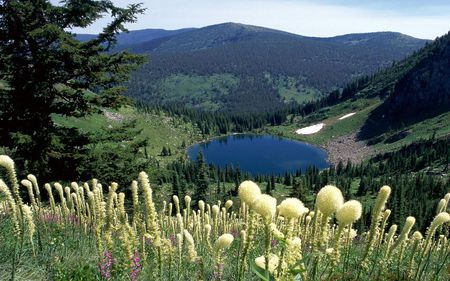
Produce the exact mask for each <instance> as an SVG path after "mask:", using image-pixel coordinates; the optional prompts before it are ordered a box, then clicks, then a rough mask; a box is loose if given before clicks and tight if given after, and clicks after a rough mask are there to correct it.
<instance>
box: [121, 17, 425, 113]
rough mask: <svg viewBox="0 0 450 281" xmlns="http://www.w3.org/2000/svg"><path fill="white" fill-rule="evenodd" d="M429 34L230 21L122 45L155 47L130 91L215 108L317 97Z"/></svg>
mask: <svg viewBox="0 0 450 281" xmlns="http://www.w3.org/2000/svg"><path fill="white" fill-rule="evenodd" d="M425 43H426V40H420V39H416V38H412V37H409V36H406V35H403V34H400V33H392V32H379V33H367V34H350V35H344V36H338V37H332V38H313V37H305V36H300V35H296V34H291V33H287V32H283V31H278V30H273V29H267V28H263V27H256V26H248V25H243V24H236V23H225V24H219V25H213V26H207V27H204V28H200V29H196V30H192V31H188V32H183V33H182V34H177V35H173V36H165V37H161V38H157V39H155V40H150V41H148V42H138V43H137V44H133V45H127V46H126V47H124V46H121V47H120V46H119V47H120V48H122V49H123V48H125V49H127V50H129V51H131V52H134V53H145V54H149V57H150V61H149V63H148V64H146V65H145V66H144V67H143V68H142V69H140V70H139V71H137V72H136V73H135V74H134V76H133V79H132V81H131V82H130V83H129V86H130V90H129V92H128V93H129V95H131V96H133V97H136V98H138V99H141V100H146V101H149V102H152V103H155V102H157V103H173V102H182V103H183V104H186V105H188V106H191V107H200V108H202V109H210V110H225V111H241V112H242V111H247V110H249V109H248V106H247V105H248V104H251V103H252V102H254V101H255V100H263V102H260V103H259V104H258V105H255V106H253V107H252V108H251V110H253V111H267V110H273V109H274V108H278V107H279V106H282V105H283V101H284V102H289V101H292V100H294V101H297V102H299V103H301V102H304V101H309V100H313V99H316V98H317V97H320V96H322V95H323V94H326V93H328V92H330V91H331V90H334V89H338V88H340V87H342V86H343V85H345V84H346V83H347V82H349V81H351V80H353V79H354V78H356V77H359V76H362V75H367V74H372V73H374V72H376V71H377V70H379V69H380V68H384V67H386V66H390V65H391V64H392V62H393V61H398V60H401V59H403V58H404V57H406V56H407V55H409V54H411V53H412V52H414V51H415V50H417V49H419V48H421V47H422V46H424V44H425Z"/></svg>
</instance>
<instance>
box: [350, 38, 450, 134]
mask: <svg viewBox="0 0 450 281" xmlns="http://www.w3.org/2000/svg"><path fill="white" fill-rule="evenodd" d="M361 96H366V97H373V96H379V97H382V98H383V103H382V104H381V105H380V106H378V107H377V108H376V109H375V110H374V111H372V113H371V114H370V115H369V118H368V120H367V121H366V123H365V125H364V126H363V128H362V131H361V133H360V135H361V137H363V138H366V139H370V138H374V137H375V136H379V135H380V134H382V133H386V132H388V131H393V130H399V129H401V128H404V127H406V126H408V125H411V124H415V123H418V122H421V121H423V120H426V119H429V118H431V117H435V116H438V115H439V114H441V113H445V112H449V111H450V33H448V34H447V35H445V36H442V37H440V38H438V39H436V40H435V41H434V42H433V43H431V44H427V45H426V46H425V47H424V48H422V49H421V50H420V51H417V52H415V53H414V54H413V55H411V56H410V57H408V58H406V59H405V60H403V61H401V62H399V63H397V64H396V65H395V66H393V67H391V68H388V69H386V70H385V71H382V72H380V73H378V74H377V75H375V76H374V77H373V78H372V79H371V81H369V82H368V84H367V85H364V86H363V87H362V88H361V89H358V94H357V95H356V97H361ZM444 125H445V124H444ZM447 126H448V123H447Z"/></svg>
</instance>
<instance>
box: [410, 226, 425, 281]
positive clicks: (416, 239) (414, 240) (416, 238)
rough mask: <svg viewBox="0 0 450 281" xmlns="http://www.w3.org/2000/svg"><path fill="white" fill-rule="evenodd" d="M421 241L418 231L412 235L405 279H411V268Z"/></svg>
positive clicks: (420, 234) (421, 237)
mask: <svg viewBox="0 0 450 281" xmlns="http://www.w3.org/2000/svg"><path fill="white" fill-rule="evenodd" d="M422 239H423V236H422V233H420V231H415V232H414V233H413V235H412V241H411V242H412V247H411V254H410V258H409V261H408V271H407V277H408V278H410V279H412V276H411V272H412V267H413V264H414V256H415V253H416V251H417V248H418V246H419V243H420V241H422Z"/></svg>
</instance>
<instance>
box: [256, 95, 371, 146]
mask: <svg viewBox="0 0 450 281" xmlns="http://www.w3.org/2000/svg"><path fill="white" fill-rule="evenodd" d="M379 104H380V101H379V100H377V99H360V100H357V101H354V102H344V103H341V104H339V105H336V106H333V107H327V108H324V109H322V110H320V111H318V112H316V113H314V114H312V115H309V116H308V117H307V118H305V119H299V118H298V117H296V118H294V119H293V122H292V123H289V124H283V125H281V126H273V127H266V128H264V129H263V130H262V132H265V133H270V134H275V135H280V136H285V137H289V138H292V139H297V140H302V141H306V142H308V143H312V144H316V145H325V144H326V143H327V142H328V141H330V140H331V139H332V138H336V137H339V136H343V135H348V134H351V133H354V132H357V131H358V130H359V128H361V126H362V125H363V124H364V122H365V120H366V119H367V116H368V115H369V113H370V111H371V110H372V109H374V108H375V107H376V106H377V105H379ZM351 112H356V114H355V115H353V116H351V117H349V118H346V119H343V120H338V119H339V118H340V117H342V116H343V115H345V114H348V113H351ZM318 123H325V126H324V127H323V129H322V130H320V131H319V132H317V133H315V134H311V135H299V134H297V133H295V131H296V130H297V129H299V128H303V127H307V126H310V125H314V124H318Z"/></svg>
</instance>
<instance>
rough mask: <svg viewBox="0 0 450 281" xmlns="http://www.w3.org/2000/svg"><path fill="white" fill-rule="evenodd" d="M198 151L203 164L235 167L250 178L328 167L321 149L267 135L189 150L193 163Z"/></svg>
mask: <svg viewBox="0 0 450 281" xmlns="http://www.w3.org/2000/svg"><path fill="white" fill-rule="evenodd" d="M200 151H201V152H202V153H203V156H204V158H205V161H206V162H207V163H210V164H214V165H217V166H220V167H225V166H227V165H228V166H230V165H233V166H234V167H237V166H239V167H240V169H241V171H245V172H249V173H250V174H252V175H257V174H283V173H285V172H295V171H298V170H302V171H304V170H305V169H306V168H307V167H309V166H316V167H317V168H319V169H325V168H328V167H329V163H328V162H327V158H328V157H327V153H326V152H325V150H324V149H322V148H320V147H317V146H313V145H311V144H308V143H305V142H300V141H295V140H290V139H286V138H281V137H277V136H271V135H262V136H260V135H249V134H238V135H230V136H225V137H221V138H215V139H212V140H210V141H208V142H204V143H198V144H195V145H193V146H191V147H190V148H189V149H188V156H189V158H190V159H192V160H196V159H197V156H198V154H199V152H200Z"/></svg>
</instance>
